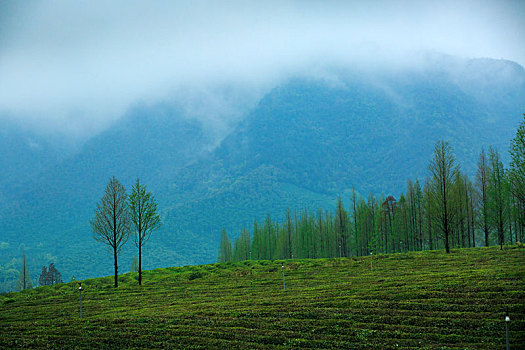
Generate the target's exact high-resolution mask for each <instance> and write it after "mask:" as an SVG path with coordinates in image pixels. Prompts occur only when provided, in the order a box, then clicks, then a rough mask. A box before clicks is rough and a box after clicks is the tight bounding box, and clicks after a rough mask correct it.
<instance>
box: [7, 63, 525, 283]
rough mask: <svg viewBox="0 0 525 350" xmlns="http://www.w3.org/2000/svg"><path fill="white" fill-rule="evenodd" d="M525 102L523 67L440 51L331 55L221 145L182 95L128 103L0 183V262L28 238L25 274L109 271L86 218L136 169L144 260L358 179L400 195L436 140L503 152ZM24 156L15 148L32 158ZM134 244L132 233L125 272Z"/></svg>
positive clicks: (184, 253) (209, 250)
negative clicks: (146, 213) (145, 238)
mask: <svg viewBox="0 0 525 350" xmlns="http://www.w3.org/2000/svg"><path fill="white" fill-rule="evenodd" d="M523 101H525V70H524V69H523V68H522V67H521V66H519V65H517V64H515V63H512V62H508V61H498V60H485V59H483V60H467V61H465V60H458V59H452V58H444V57H438V58H435V61H434V62H431V63H430V64H429V65H428V66H427V67H426V68H425V69H422V68H421V67H413V68H412V67H411V68H407V69H405V70H403V71H387V70H385V71H374V72H357V71H355V70H352V69H350V68H348V67H347V68H332V69H327V70H326V72H325V73H324V74H321V75H320V76H315V77H312V76H306V77H305V76H299V77H296V78H294V79H291V80H287V81H284V82H282V84H281V85H279V86H277V87H275V88H274V89H273V90H271V91H270V92H269V93H268V94H266V96H264V97H263V98H262V99H261V100H260V101H259V103H258V104H257V105H256V106H255V107H254V108H253V109H252V110H251V111H250V112H249V113H247V114H246V115H245V116H244V118H242V120H241V121H240V122H239V123H238V124H236V125H235V126H234V127H232V129H231V131H230V132H229V134H227V135H226V136H225V138H224V139H223V141H222V143H220V145H218V146H217V147H214V146H215V145H216V142H217V141H218V139H217V138H215V137H214V136H213V135H211V134H213V131H210V129H211V127H210V126H209V125H203V123H201V122H199V121H197V120H195V119H188V118H187V116H184V113H183V111H182V110H181V108H175V107H173V106H170V105H159V106H155V105H154V106H142V107H140V108H134V109H132V110H131V111H130V112H129V113H128V114H127V115H126V116H125V117H124V118H123V119H122V120H120V121H119V122H118V123H116V124H115V125H113V126H112V128H110V129H109V130H106V131H105V132H104V133H102V134H100V135H98V136H96V137H95V138H93V139H91V140H89V141H87V142H86V143H85V144H84V145H83V147H82V149H81V150H80V151H79V152H78V153H77V154H75V155H73V156H71V157H69V158H67V159H66V160H65V161H62V162H58V163H57V164H53V165H52V166H46V167H45V169H47V170H46V171H44V168H42V167H39V169H40V168H42V174H40V175H39V176H36V177H37V179H38V180H35V181H34V182H32V183H31V184H30V186H29V185H28V186H24V187H23V188H19V187H22V186H19V187H16V191H14V192H15V193H10V194H9V195H8V196H6V198H4V199H2V197H3V196H2V193H1V190H2V189H1V188H0V209H2V210H0V222H1V223H2V233H1V235H0V247H7V248H5V249H3V250H2V254H0V265H4V266H6V265H7V264H11V265H10V267H9V270H10V271H11V274H12V275H13V276H16V269H14V268H13V266H14V265H15V264H14V263H13V261H14V260H13V259H20V258H21V256H22V251H23V250H25V251H26V253H27V256H28V259H29V263H30V268H31V271H32V274H33V275H37V274H38V273H39V271H40V267H41V266H42V265H47V264H49V263H50V262H52V261H53V262H54V263H55V265H56V266H57V268H58V269H59V271H61V273H62V274H63V276H64V278H65V280H69V279H70V278H71V276H76V277H77V278H78V277H80V278H86V277H91V276H101V275H103V274H105V273H107V272H108V271H111V269H112V264H113V260H112V258H111V255H110V254H107V252H106V250H105V249H104V247H103V246H102V245H100V244H98V243H97V242H95V241H94V240H93V239H92V232H91V227H90V225H89V220H90V218H91V217H92V215H93V211H94V209H95V206H96V202H97V201H98V200H99V199H100V197H101V195H102V193H103V190H104V186H105V185H106V184H107V182H108V180H109V178H110V177H111V176H113V175H114V176H116V177H117V178H118V179H119V180H121V182H123V183H124V185H126V187H127V188H128V189H129V187H130V186H131V184H132V183H133V182H134V180H135V178H136V177H141V179H142V182H143V183H145V184H147V185H148V187H149V189H150V190H151V191H153V193H154V194H155V196H156V197H157V199H158V201H159V209H160V210H161V212H162V219H163V227H162V229H161V230H159V231H158V232H156V233H155V234H154V235H152V238H151V240H150V241H149V242H148V245H147V246H146V250H145V251H144V254H145V256H144V263H145V267H146V268H153V267H162V266H172V265H184V264H200V263H208V262H211V261H214V260H215V259H216V254H217V247H218V243H219V242H218V240H219V233H220V231H221V229H222V227H226V229H227V231H228V233H229V234H230V236H236V235H237V234H238V233H239V232H240V230H241V228H242V226H243V225H245V226H246V227H247V228H250V227H251V225H252V224H253V220H254V219H256V218H257V219H259V220H261V219H262V218H264V217H265V215H266V213H267V212H269V213H270V215H271V216H272V218H274V219H277V220H279V219H280V217H281V216H282V215H283V213H284V212H285V209H286V207H291V208H297V209H298V210H301V209H303V208H306V209H311V210H316V209H317V207H323V208H326V209H331V208H332V207H333V205H334V204H335V199H336V198H337V196H338V195H342V196H343V200H344V201H345V202H346V203H347V201H348V198H349V196H348V195H347V194H348V192H349V190H350V188H351V187H352V186H355V188H356V190H357V191H358V192H360V193H361V194H363V195H365V196H367V195H368V193H369V192H370V191H374V192H375V193H378V194H379V193H380V192H382V191H384V192H385V193H386V194H393V195H395V196H396V197H397V196H398V195H399V193H400V192H402V191H404V187H405V184H406V180H407V179H408V178H412V179H414V178H415V177H418V178H419V179H420V180H422V179H423V178H424V177H425V176H426V175H427V173H426V169H427V165H428V162H429V160H430V158H431V153H432V148H433V146H434V142H435V141H436V140H438V139H447V140H449V141H450V142H451V144H452V146H453V147H454V149H455V151H456V155H457V158H458V160H459V161H460V163H461V166H462V170H463V171H465V172H466V173H469V174H473V173H474V171H475V164H476V161H477V158H478V154H479V151H480V149H481V147H482V146H485V147H488V145H494V146H496V147H497V148H498V149H499V150H500V152H501V153H502V157H503V159H504V160H505V159H506V158H507V157H508V154H507V152H506V150H507V148H508V144H509V140H510V139H511V138H512V137H513V136H514V133H515V130H516V129H515V128H516V126H517V125H518V122H519V121H520V120H521V118H522V113H523V109H522V108H523ZM223 136H224V135H223ZM19 141H20V140H19ZM19 143H20V142H19ZM19 143H16V142H9V143H8V144H9V145H11V144H13V145H16V144H19ZM0 144H1V142H0ZM6 147H7V146H6ZM9 147H11V146H9ZM0 153H1V152H0ZM21 156H22V155H21ZM30 156H31V157H29V156H27V157H25V156H24V158H23V159H29V161H33V159H35V157H36V158H38V155H36V154H33V153H30ZM15 158H16V157H14V156H10V157H8V158H6V159H7V160H6V161H9V160H12V159H15ZM46 159H51V158H46ZM52 159H55V158H52ZM0 160H1V159H0ZM50 162H52V160H50ZM13 164H15V165H16V164H18V163H16V162H15V163H13ZM2 166H4V167H10V165H9V164H6V165H4V164H2ZM10 169H11V168H10ZM23 170H24V168H21V171H23ZM15 175H16V172H15V171H12V172H11V171H10V175H9V178H10V179H12V178H16V176H15ZM32 178H33V177H32ZM8 185H9V184H4V185H3V187H4V188H7V189H13V188H15V187H10V186H8ZM12 192H13V191H12ZM132 254H135V252H134V249H133V247H132V245H131V244H130V245H129V246H128V247H125V249H124V251H123V256H122V258H121V260H120V261H121V263H122V265H121V267H122V268H121V271H126V270H127V268H128V267H129V265H130V262H131V256H132ZM15 262H16V260H15ZM12 282H13V283H14V281H12ZM0 288H1V286H0ZM0 290H1V289H0Z"/></svg>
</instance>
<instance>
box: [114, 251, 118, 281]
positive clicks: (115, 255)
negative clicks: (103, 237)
mask: <svg viewBox="0 0 525 350" xmlns="http://www.w3.org/2000/svg"><path fill="white" fill-rule="evenodd" d="M113 256H114V258H115V261H114V263H115V288H117V287H118V265H117V247H116V246H115V247H113Z"/></svg>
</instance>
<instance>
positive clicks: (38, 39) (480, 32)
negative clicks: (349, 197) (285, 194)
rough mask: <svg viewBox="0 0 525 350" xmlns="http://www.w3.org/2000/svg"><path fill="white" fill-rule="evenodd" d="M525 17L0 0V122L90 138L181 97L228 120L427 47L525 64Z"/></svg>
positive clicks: (329, 7)
mask: <svg viewBox="0 0 525 350" xmlns="http://www.w3.org/2000/svg"><path fill="white" fill-rule="evenodd" d="M524 15H525V1H520V0H517V1H502V0H497V1H444V0H441V1H305V0H303V1H257V2H256V1H246V0H245V1H199V0H191V1H65V0H56V1H45V2H33V1H8V0H0V121H1V120H5V119H16V120H18V121H23V122H25V123H26V124H30V125H33V126H36V127H38V128H43V127H44V128H48V129H49V130H59V131H61V132H68V133H72V134H75V135H88V134H90V133H94V132H97V131H99V130H101V129H102V128H104V127H105V126H107V125H108V124H109V123H110V122H111V121H114V120H116V119H118V118H119V117H120V116H122V115H123V114H124V113H125V111H126V110H127V109H129V108H130V107H131V106H133V105H134V104H137V103H145V104H155V103H159V102H163V101H170V100H173V99H175V100H177V99H178V100H179V102H180V104H182V105H184V106H185V107H186V108H187V109H188V111H190V113H194V114H196V115H198V114H200V115H207V116H208V117H209V118H211V119H213V118H215V119H219V120H220V119H221V118H226V119H227V118H228V115H235V114H236V113H238V112H239V110H240V109H242V108H243V106H244V105H246V104H249V103H251V101H255V100H256V99H257V98H258V96H259V95H260V94H261V93H263V92H264V91H267V89H269V88H271V87H272V86H274V85H275V84H277V83H278V82H279V81H281V80H282V79H285V78H286V77H288V76H290V75H292V74H301V73H302V72H306V71H310V72H311V71H315V68H316V67H318V66H320V65H329V64H348V65H352V64H353V65H369V66H372V67H374V66H381V65H403V64H410V63H411V60H413V57H415V56H417V54H418V53H421V52H426V51H431V52H439V53H445V54H450V55H457V56H460V57H467V58H471V57H491V58H504V59H509V60H513V61H516V62H518V63H520V64H521V65H525V44H524V43H525V25H524V22H523V17H524ZM239 101H243V103H240V102H239Z"/></svg>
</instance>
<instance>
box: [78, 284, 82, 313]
mask: <svg viewBox="0 0 525 350" xmlns="http://www.w3.org/2000/svg"><path fill="white" fill-rule="evenodd" d="M78 284H79V287H78V291H79V292H80V318H82V282H78Z"/></svg>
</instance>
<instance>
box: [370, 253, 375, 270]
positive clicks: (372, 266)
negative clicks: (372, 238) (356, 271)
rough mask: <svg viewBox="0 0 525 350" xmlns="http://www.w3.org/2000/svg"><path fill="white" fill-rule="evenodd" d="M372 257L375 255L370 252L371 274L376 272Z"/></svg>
mask: <svg viewBox="0 0 525 350" xmlns="http://www.w3.org/2000/svg"><path fill="white" fill-rule="evenodd" d="M372 255H373V253H372V252H370V272H374V265H373V264H372Z"/></svg>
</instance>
